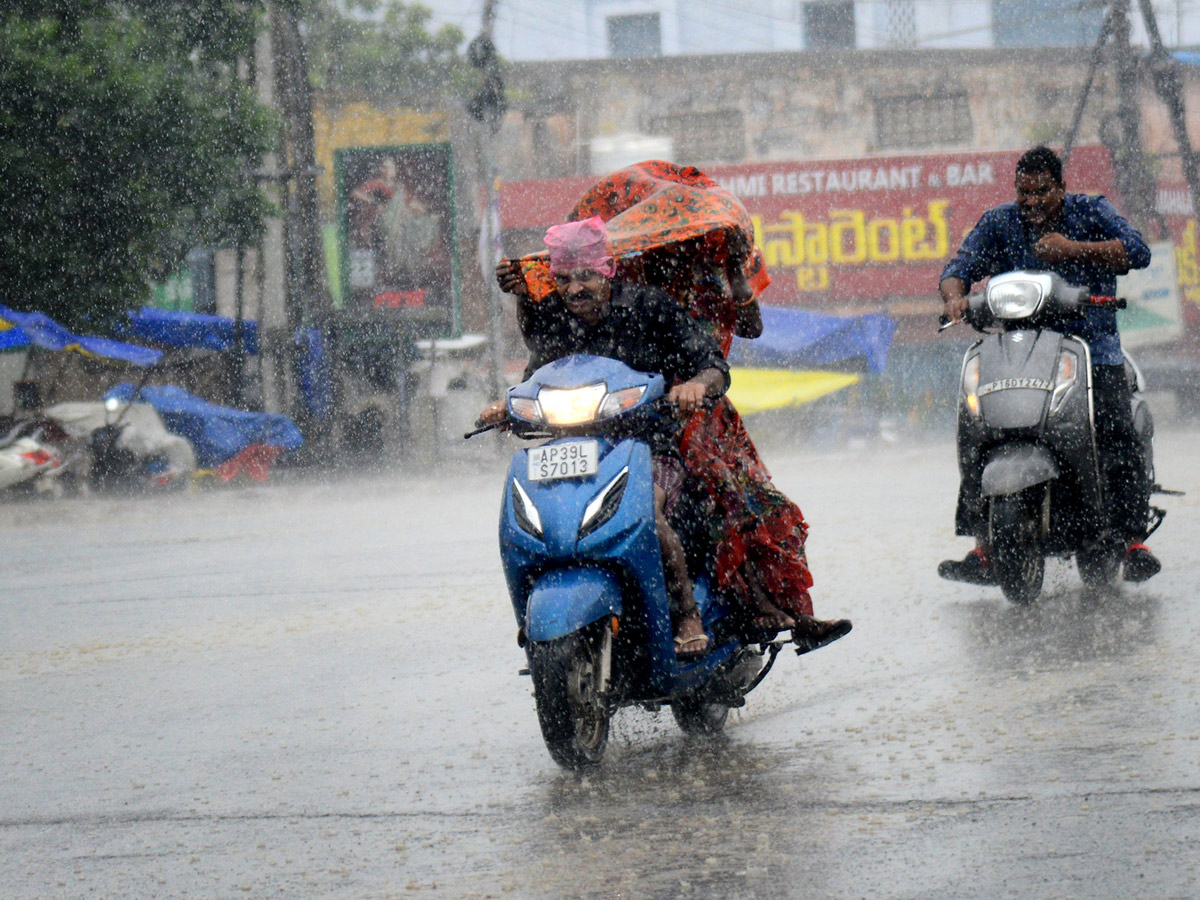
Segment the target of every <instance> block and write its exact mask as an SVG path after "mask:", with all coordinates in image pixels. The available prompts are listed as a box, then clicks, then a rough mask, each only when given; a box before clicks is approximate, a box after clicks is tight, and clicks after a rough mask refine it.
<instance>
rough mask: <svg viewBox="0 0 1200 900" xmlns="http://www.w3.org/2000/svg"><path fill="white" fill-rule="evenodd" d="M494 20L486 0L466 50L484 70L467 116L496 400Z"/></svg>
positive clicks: (492, 1)
mask: <svg viewBox="0 0 1200 900" xmlns="http://www.w3.org/2000/svg"><path fill="white" fill-rule="evenodd" d="M495 21H496V0H485V2H484V5H483V21H482V24H481V28H480V31H479V35H478V36H477V37H476V38H475V39H474V40H473V41H471V44H470V46H469V47H468V48H467V56H468V58H469V59H470V61H471V65H473V66H474V67H475V68H477V69H481V70H482V71H483V86H482V87H481V88H480V89H479V92H478V93H477V94H476V95H475V96H474V97H473V98H471V102H470V104H469V105H468V111H469V112H470V114H471V117H472V118H473V119H475V120H476V121H477V122H478V123H479V125H478V127H477V128H476V140H477V143H476V161H477V166H478V171H479V173H480V179H481V180H482V182H483V184H484V209H483V216H482V218H481V221H480V229H481V231H482V233H481V235H480V241H479V249H480V260H479V265H480V272H481V274H482V275H483V281H484V284H485V286H486V287H487V292H488V294H487V296H488V343H489V345H490V349H491V369H492V394H493V399H497V400H498V399H500V398H502V397H503V396H504V394H505V391H506V390H507V389H508V384H507V381H506V380H505V377H504V298H503V295H502V293H501V291H500V286H499V285H498V284H497V283H496V278H495V273H494V269H495V266H496V263H498V262H499V261H500V258H501V257H502V256H503V255H504V251H503V248H502V246H501V243H500V164H499V160H497V158H496V154H495V152H492V151H490V150H489V146H488V144H489V138H494V137H495V136H496V134H497V133H499V131H500V125H501V123H502V122H503V120H504V111H505V108H506V102H505V99H504V81H503V79H502V78H501V77H500V60H499V58H498V57H497V55H496V46H495V44H494V43H493V42H492V29H493V26H494V25H495Z"/></svg>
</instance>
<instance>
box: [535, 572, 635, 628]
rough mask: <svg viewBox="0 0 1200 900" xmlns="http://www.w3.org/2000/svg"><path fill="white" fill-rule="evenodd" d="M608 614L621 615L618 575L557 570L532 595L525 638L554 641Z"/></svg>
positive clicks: (538, 584) (546, 576) (537, 585)
mask: <svg viewBox="0 0 1200 900" xmlns="http://www.w3.org/2000/svg"><path fill="white" fill-rule="evenodd" d="M605 615H613V616H619V615H621V585H620V583H619V582H618V581H617V578H616V576H615V575H613V574H612V573H611V572H607V571H605V570H604V569H588V568H582V567H580V568H570V569H554V570H553V571H550V572H547V573H546V574H545V575H543V576H542V577H541V578H539V579H538V581H537V583H536V584H534V586H533V589H532V590H530V592H529V603H528V605H527V606H526V608H525V635H526V637H528V638H529V640H531V641H552V640H554V639H555V638H560V637H562V636H563V635H567V634H571V633H572V632H575V631H578V630H579V629H580V628H583V627H584V626H585V625H590V624H591V623H592V622H595V621H596V620H597V619H599V618H600V617H601V616H605Z"/></svg>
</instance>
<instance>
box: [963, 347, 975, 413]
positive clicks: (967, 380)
mask: <svg viewBox="0 0 1200 900" xmlns="http://www.w3.org/2000/svg"><path fill="white" fill-rule="evenodd" d="M978 391H979V356H978V355H976V356H972V357H971V358H970V359H968V360H967V361H966V362H965V363H963V373H962V392H963V402H964V403H966V404H967V409H968V410H970V412H971V415H973V416H976V417H978V415H979V393H978Z"/></svg>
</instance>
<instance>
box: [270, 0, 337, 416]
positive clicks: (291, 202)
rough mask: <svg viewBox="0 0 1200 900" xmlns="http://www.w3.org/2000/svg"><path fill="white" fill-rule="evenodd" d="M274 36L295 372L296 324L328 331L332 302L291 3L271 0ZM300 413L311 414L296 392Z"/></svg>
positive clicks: (307, 94) (309, 105)
mask: <svg viewBox="0 0 1200 900" xmlns="http://www.w3.org/2000/svg"><path fill="white" fill-rule="evenodd" d="M271 37H272V44H273V46H274V49H275V65H276V70H275V74H276V85H277V90H276V96H277V97H278V98H279V101H280V107H281V109H282V111H283V119H284V127H283V134H284V140H285V144H286V147H285V159H284V166H285V174H286V177H285V178H284V179H283V184H284V186H285V188H286V190H285V195H286V197H287V209H286V213H285V216H286V221H287V227H286V234H287V238H288V248H287V262H288V266H287V268H288V294H287V300H288V303H287V327H288V330H289V333H290V335H292V337H293V341H292V344H291V348H292V360H291V361H292V365H291V367H290V368H291V371H292V373H293V378H294V377H295V373H297V372H298V371H299V364H300V361H301V360H300V356H299V354H300V349H299V345H298V344H296V343H295V340H294V336H295V334H296V332H297V330H298V329H299V328H300V327H302V326H304V327H316V328H319V329H321V331H322V332H327V329H328V322H329V312H330V309H331V305H332V304H331V302H330V298H329V294H328V290H327V288H326V284H325V263H324V249H323V244H322V240H321V228H320V213H319V209H318V204H317V171H318V170H317V165H316V152H315V143H316V142H315V137H314V129H313V101H312V88H311V86H310V85H309V82H308V54H307V51H306V49H305V47H304V38H303V35H302V34H301V31H300V23H299V21H298V17H297V13H296V12H295V10H294V9H292V8H291V6H290V5H284V4H279V3H273V4H271ZM294 411H295V415H296V417H297V418H299V419H301V420H305V419H306V418H307V416H306V414H305V411H304V405H303V403H302V402H301V401H300V399H299V398H298V397H297V399H296V403H295V404H294Z"/></svg>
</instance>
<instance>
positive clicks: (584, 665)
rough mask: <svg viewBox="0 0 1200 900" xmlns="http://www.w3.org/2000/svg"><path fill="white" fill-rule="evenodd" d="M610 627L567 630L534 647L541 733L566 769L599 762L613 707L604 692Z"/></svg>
mask: <svg viewBox="0 0 1200 900" xmlns="http://www.w3.org/2000/svg"><path fill="white" fill-rule="evenodd" d="M611 639H612V638H611V633H610V632H609V631H608V629H606V628H605V629H592V630H591V631H588V632H583V633H576V634H569V635H567V636H566V637H561V638H558V639H557V640H553V641H547V642H546V643H544V644H534V645H533V646H532V648H531V653H530V660H529V673H530V675H531V676H532V678H533V695H534V699H535V701H536V703H537V711H538V723H539V724H540V725H541V728H542V739H543V740H544V741H545V742H546V748H547V749H548V750H549V751H550V755H551V756H552V757H553V758H554V761H555V762H556V763H558V764H559V765H560V766H562V767H563V768H565V769H573V770H576V771H580V770H584V769H591V768H594V767H596V766H598V765H599V764H600V760H601V759H602V758H603V757H604V749H605V747H606V746H607V745H608V725H609V720H610V718H611V710H610V709H609V706H608V701H607V698H606V697H605V696H604V684H603V672H602V668H601V661H602V655H603V653H604V652H605V647H604V642H605V641H606V640H607V641H611Z"/></svg>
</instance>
